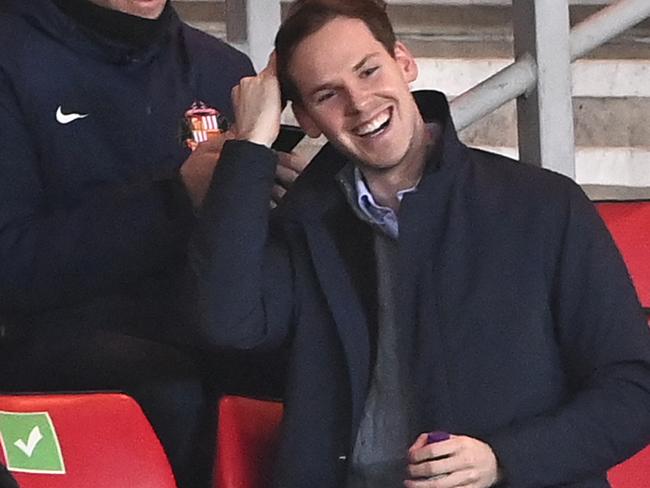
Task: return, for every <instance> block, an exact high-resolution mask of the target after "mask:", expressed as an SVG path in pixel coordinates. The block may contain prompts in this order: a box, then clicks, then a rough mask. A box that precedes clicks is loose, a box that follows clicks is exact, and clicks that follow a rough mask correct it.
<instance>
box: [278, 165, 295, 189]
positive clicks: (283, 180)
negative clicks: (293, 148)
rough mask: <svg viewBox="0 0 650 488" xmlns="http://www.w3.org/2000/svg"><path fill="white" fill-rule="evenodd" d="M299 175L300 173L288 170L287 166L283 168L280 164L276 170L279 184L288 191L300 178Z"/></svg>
mask: <svg viewBox="0 0 650 488" xmlns="http://www.w3.org/2000/svg"><path fill="white" fill-rule="evenodd" d="M299 174H300V173H298V172H297V171H295V170H293V169H292V168H287V167H286V166H281V165H279V164H278V166H277V168H276V169H275V178H276V180H277V182H278V183H280V184H281V185H282V186H283V187H284V188H287V189H288V188H289V187H290V186H291V185H292V184H293V182H294V181H295V180H296V178H298V175H299Z"/></svg>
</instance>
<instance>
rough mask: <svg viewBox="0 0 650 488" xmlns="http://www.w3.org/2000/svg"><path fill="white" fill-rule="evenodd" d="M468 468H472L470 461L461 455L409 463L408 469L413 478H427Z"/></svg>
mask: <svg viewBox="0 0 650 488" xmlns="http://www.w3.org/2000/svg"><path fill="white" fill-rule="evenodd" d="M468 468H470V463H468V462H467V460H465V459H463V458H461V457H460V456H450V457H446V458H443V459H438V460H435V461H429V462H423V463H419V464H409V465H408V466H407V468H406V469H407V472H408V475H409V476H410V477H411V478H425V477H432V476H440V475H447V474H449V473H455V472H456V471H463V470H465V469H468Z"/></svg>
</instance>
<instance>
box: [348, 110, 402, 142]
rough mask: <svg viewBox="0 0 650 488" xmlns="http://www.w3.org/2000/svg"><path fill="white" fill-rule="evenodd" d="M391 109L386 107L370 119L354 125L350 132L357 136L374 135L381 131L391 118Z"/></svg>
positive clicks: (386, 126)
mask: <svg viewBox="0 0 650 488" xmlns="http://www.w3.org/2000/svg"><path fill="white" fill-rule="evenodd" d="M392 115H393V109H392V108H387V109H386V110H383V111H381V112H380V113H379V114H377V115H376V116H374V117H373V118H372V119H371V120H369V121H367V122H364V123H362V124H361V125H359V126H357V127H355V128H354V129H353V130H352V132H353V133H354V134H355V135H357V136H359V137H374V136H377V135H379V134H380V133H382V132H383V131H384V130H385V129H386V128H388V126H389V125H390V122H391V120H392Z"/></svg>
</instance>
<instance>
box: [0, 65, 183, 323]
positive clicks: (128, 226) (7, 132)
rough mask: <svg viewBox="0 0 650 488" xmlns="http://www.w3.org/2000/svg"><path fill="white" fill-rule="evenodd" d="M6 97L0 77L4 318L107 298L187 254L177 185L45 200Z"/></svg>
mask: <svg viewBox="0 0 650 488" xmlns="http://www.w3.org/2000/svg"><path fill="white" fill-rule="evenodd" d="M12 90H13V87H12V85H11V84H10V82H9V81H8V80H7V79H6V78H5V77H3V74H2V72H0V310H2V313H7V312H8V313H18V314H20V313H25V312H27V313H35V312H37V311H38V310H41V309H46V308H49V307H59V306H65V305H68V304H71V303H76V302H80V301H83V300H86V299H88V298H89V297H93V296H95V295H97V294H99V293H110V292H111V291H113V290H115V289H116V288H118V287H121V286H124V285H127V284H129V283H133V282H136V281H137V280H139V279H140V278H141V277H143V276H145V275H148V274H150V273H152V272H155V271H157V270H160V269H161V268H164V266H165V263H166V262H167V261H168V260H169V259H170V258H171V257H172V256H174V255H176V254H177V253H180V252H182V251H184V250H185V243H186V240H187V234H188V226H189V225H190V224H191V218H192V213H191V205H190V203H189V199H187V197H186V196H185V194H184V191H183V190H182V188H180V187H179V186H178V183H177V182H176V181H175V179H174V176H175V175H167V176H165V177H161V178H159V179H158V180H157V181H153V178H152V179H150V180H148V181H141V182H134V183H133V184H130V185H128V186H112V187H110V186H109V187H107V186H101V187H98V188H96V189H92V190H91V191H88V192H87V193H86V194H84V195H80V196H79V198H77V199H76V200H75V201H74V202H72V201H68V202H66V203H65V204H63V203H60V202H57V201H56V199H55V198H52V197H51V191H50V189H49V188H48V186H47V182H46V181H43V178H42V172H41V168H40V166H39V165H40V161H39V157H38V154H36V153H35V149H34V147H35V145H34V143H33V141H32V140H31V136H30V132H29V129H28V127H29V125H28V124H27V121H26V120H25V117H24V115H23V114H22V112H21V109H20V107H19V105H18V102H17V100H18V98H17V97H16V96H15V94H14V93H13V91H12ZM88 164H92V160H91V159H89V161H88Z"/></svg>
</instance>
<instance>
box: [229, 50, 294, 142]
mask: <svg viewBox="0 0 650 488" xmlns="http://www.w3.org/2000/svg"><path fill="white" fill-rule="evenodd" d="M232 103H233V107H234V109H235V124H236V126H237V129H236V130H237V134H236V137H237V139H240V140H245V141H250V142H254V143H256V144H262V145H264V146H267V147H271V144H273V141H275V139H276V137H278V134H279V133H280V114H281V112H282V103H281V99H280V83H279V82H278V78H277V76H276V72H275V56H274V55H272V56H271V59H270V60H269V64H268V65H267V66H266V68H264V69H263V70H262V71H261V72H260V74H258V75H257V76H249V77H247V78H242V79H241V81H240V82H239V85H237V86H236V87H234V88H233V89H232Z"/></svg>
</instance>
